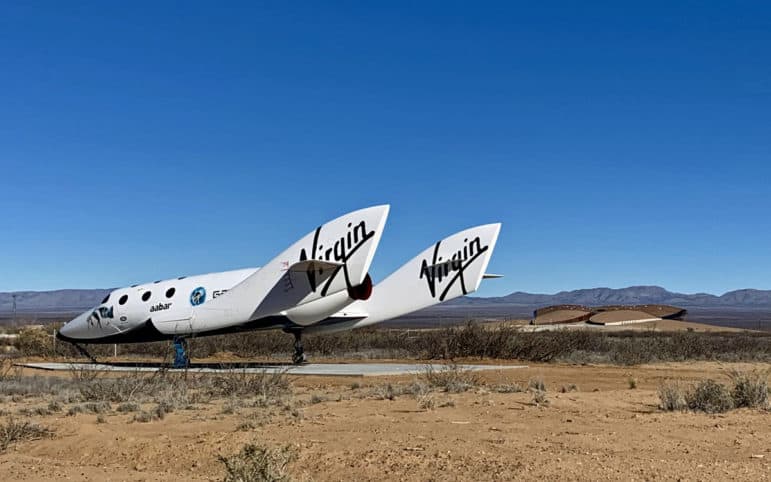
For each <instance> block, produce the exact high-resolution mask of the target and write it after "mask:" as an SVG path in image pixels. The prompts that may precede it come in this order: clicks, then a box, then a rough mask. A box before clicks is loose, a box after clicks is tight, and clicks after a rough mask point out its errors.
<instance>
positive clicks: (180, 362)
mask: <svg viewBox="0 0 771 482" xmlns="http://www.w3.org/2000/svg"><path fill="white" fill-rule="evenodd" d="M188 366H190V359H189V358H188V357H187V340H185V339H184V338H182V337H181V336H175V337H174V368H187V367H188Z"/></svg>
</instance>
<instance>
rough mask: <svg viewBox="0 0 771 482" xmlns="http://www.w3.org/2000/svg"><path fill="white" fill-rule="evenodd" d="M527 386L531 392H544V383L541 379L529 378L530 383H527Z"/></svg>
mask: <svg viewBox="0 0 771 482" xmlns="http://www.w3.org/2000/svg"><path fill="white" fill-rule="evenodd" d="M527 386H528V388H530V389H531V390H540V391H542V392H545V391H546V383H545V382H544V381H543V378H541V377H535V378H531V379H530V381H529V382H528V383H527Z"/></svg>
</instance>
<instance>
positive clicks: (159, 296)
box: [63, 268, 259, 340]
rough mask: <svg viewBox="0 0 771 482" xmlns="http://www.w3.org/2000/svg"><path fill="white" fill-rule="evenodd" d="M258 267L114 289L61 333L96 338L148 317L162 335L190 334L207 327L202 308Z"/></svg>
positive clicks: (145, 319)
mask: <svg viewBox="0 0 771 482" xmlns="http://www.w3.org/2000/svg"><path fill="white" fill-rule="evenodd" d="M258 269H259V268H247V269H239V270H233V271H223V272H219V273H209V274H203V275H196V276H182V277H179V278H174V279H169V280H161V281H156V282H154V283H145V284H139V285H133V286H130V287H127V288H118V289H116V290H113V291H112V292H111V293H110V294H109V295H108V296H107V297H106V298H105V299H104V300H103V301H102V303H100V304H99V305H98V306H97V307H96V308H94V309H93V310H91V311H88V312H86V313H83V314H82V315H80V316H79V317H78V318H84V319H85V323H71V324H68V325H70V326H71V330H69V331H70V332H69V333H68V332H67V331H65V332H64V333H63V335H65V336H68V337H70V338H74V339H78V340H88V339H98V338H103V337H105V336H110V335H118V334H120V333H124V332H127V331H130V330H132V329H134V328H136V327H137V326H139V325H141V324H143V323H145V322H147V321H148V320H152V323H153V325H154V327H155V328H156V329H157V330H158V331H159V332H161V333H163V334H165V335H191V334H195V333H197V332H199V331H203V330H205V329H210V328H211V327H210V326H209V324H208V323H207V317H206V311H205V310H203V309H202V307H204V306H205V305H206V303H207V302H209V301H211V300H213V299H216V298H218V297H219V296H222V295H223V294H225V293H227V291H228V290H229V289H230V288H232V287H233V286H235V285H237V284H238V283H240V282H242V281H243V280H244V279H246V278H247V277H249V276H251V275H252V274H254V273H255V272H257V270H258ZM76 320H77V318H76ZM73 321H75V320H73ZM243 321H248V320H243Z"/></svg>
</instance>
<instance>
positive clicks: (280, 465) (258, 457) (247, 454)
mask: <svg viewBox="0 0 771 482" xmlns="http://www.w3.org/2000/svg"><path fill="white" fill-rule="evenodd" d="M295 458H296V456H295V453H294V451H293V450H292V449H291V448H290V447H288V446H282V447H277V448H269V447H266V446H263V445H256V444H247V445H244V446H243V448H242V449H241V451H240V452H239V453H237V454H235V455H231V456H230V457H222V456H220V457H219V460H220V462H222V463H223V464H224V465H225V472H226V473H225V479H224V480H225V482H263V481H272V482H284V481H289V480H291V476H290V474H289V464H290V463H291V462H292V461H293V460H294V459H295Z"/></svg>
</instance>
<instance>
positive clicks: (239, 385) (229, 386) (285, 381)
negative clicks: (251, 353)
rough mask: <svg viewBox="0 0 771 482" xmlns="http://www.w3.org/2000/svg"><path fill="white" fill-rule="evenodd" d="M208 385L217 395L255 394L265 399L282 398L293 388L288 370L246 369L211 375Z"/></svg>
mask: <svg viewBox="0 0 771 482" xmlns="http://www.w3.org/2000/svg"><path fill="white" fill-rule="evenodd" d="M207 381H208V386H209V390H210V392H211V394H212V395H215V396H227V397H235V396H254V397H258V398H262V399H265V400H270V399H276V398H281V397H282V396H284V395H287V394H289V393H290V392H291V390H292V384H291V382H290V381H289V377H288V376H287V371H286V370H283V371H276V372H270V373H269V372H268V371H267V370H262V371H261V372H259V373H248V372H247V371H246V370H242V371H236V372H231V373H227V374H216V375H212V376H210V377H209V379H208V380H207Z"/></svg>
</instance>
